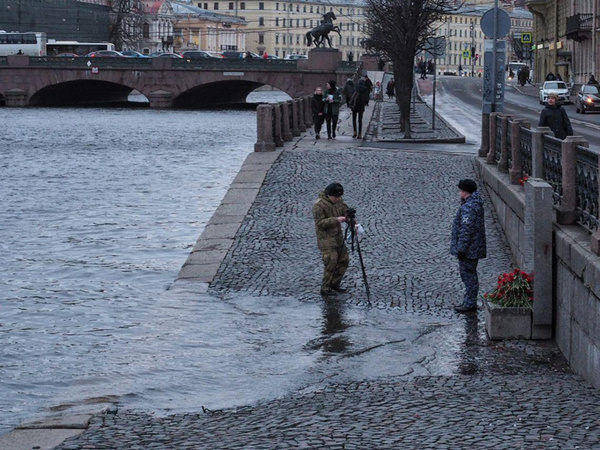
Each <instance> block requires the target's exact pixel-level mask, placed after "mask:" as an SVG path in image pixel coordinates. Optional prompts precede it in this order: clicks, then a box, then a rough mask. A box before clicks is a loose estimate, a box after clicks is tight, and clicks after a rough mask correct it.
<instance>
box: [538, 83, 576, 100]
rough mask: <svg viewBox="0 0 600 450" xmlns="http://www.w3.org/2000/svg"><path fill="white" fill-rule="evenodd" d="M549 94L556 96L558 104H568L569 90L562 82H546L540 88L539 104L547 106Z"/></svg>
mask: <svg viewBox="0 0 600 450" xmlns="http://www.w3.org/2000/svg"><path fill="white" fill-rule="evenodd" d="M550 94H556V95H558V102H557V103H558V104H559V105H560V104H561V103H569V101H570V100H569V88H568V87H567V84H566V83H565V82H564V81H546V82H545V83H544V85H543V86H542V87H541V88H540V104H541V105H547V104H548V96H549V95H550Z"/></svg>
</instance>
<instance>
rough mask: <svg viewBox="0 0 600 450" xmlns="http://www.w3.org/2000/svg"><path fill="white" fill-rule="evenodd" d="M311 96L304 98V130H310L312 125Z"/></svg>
mask: <svg viewBox="0 0 600 450" xmlns="http://www.w3.org/2000/svg"><path fill="white" fill-rule="evenodd" d="M311 100H312V96H310V95H307V96H306V97H304V122H305V123H306V128H307V129H308V128H311V127H312V126H313V125H314V123H313V120H312V106H311Z"/></svg>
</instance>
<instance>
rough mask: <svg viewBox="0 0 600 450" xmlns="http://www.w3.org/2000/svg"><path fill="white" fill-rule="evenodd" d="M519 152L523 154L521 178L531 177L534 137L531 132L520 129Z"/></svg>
mask: <svg viewBox="0 0 600 450" xmlns="http://www.w3.org/2000/svg"><path fill="white" fill-rule="evenodd" d="M519 138H520V139H519V144H520V145H519V151H520V152H521V155H520V156H521V173H520V174H519V175H520V176H519V178H520V179H523V177H530V176H531V174H532V173H533V172H532V155H533V151H532V136H531V130H530V129H528V128H525V127H519Z"/></svg>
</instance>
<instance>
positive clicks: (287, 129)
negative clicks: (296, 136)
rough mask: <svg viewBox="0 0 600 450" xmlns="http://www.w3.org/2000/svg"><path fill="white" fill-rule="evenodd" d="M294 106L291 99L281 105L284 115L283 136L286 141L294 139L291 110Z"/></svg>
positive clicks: (282, 119) (282, 118)
mask: <svg viewBox="0 0 600 450" xmlns="http://www.w3.org/2000/svg"><path fill="white" fill-rule="evenodd" d="M291 108H292V102H291V101H290V100H288V101H286V102H284V103H283V104H282V105H281V109H282V117H281V121H282V122H281V124H282V130H281V131H282V136H283V140H284V141H291V140H292V137H293V135H292V127H291V126H290V125H291V122H292V121H291V111H290V109H291Z"/></svg>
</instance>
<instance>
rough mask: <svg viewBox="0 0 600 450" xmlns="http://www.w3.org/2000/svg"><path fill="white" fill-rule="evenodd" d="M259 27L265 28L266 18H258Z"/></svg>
mask: <svg viewBox="0 0 600 450" xmlns="http://www.w3.org/2000/svg"><path fill="white" fill-rule="evenodd" d="M258 26H259V27H264V26H265V18H264V17H259V18H258Z"/></svg>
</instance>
